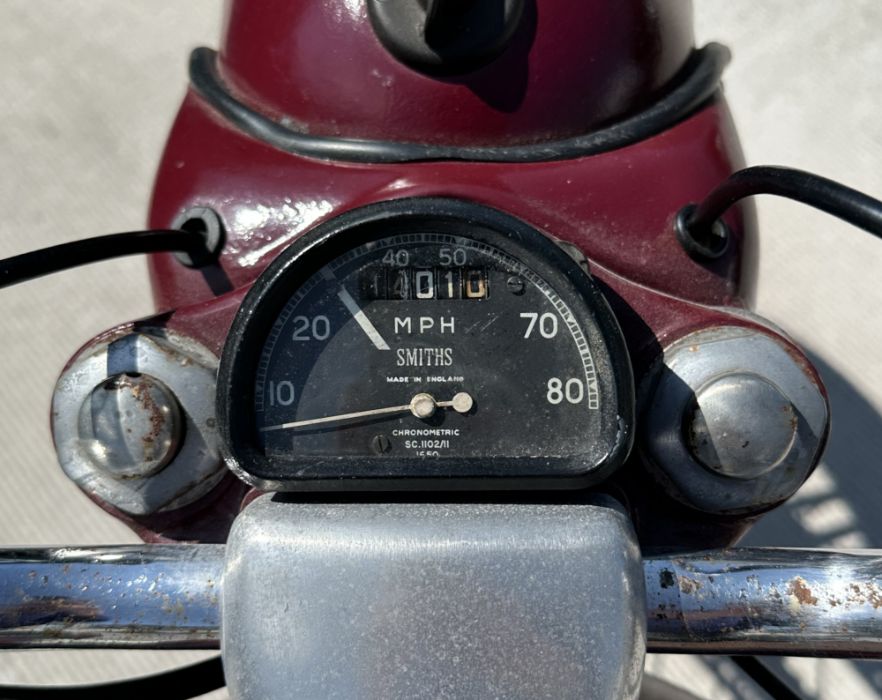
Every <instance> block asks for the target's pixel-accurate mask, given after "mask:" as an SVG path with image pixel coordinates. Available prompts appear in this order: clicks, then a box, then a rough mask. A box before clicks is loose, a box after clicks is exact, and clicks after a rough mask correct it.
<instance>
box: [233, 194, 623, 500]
mask: <svg viewBox="0 0 882 700" xmlns="http://www.w3.org/2000/svg"><path fill="white" fill-rule="evenodd" d="M633 401H634V399H633V387H632V380H631V373H630V363H629V361H628V357H627V352H626V349H625V345H624V341H623V340H622V336H621V332H620V330H619V328H618V326H617V324H616V322H615V319H614V318H613V315H612V313H611V312H610V310H609V307H608V306H607V304H606V301H605V299H604V298H603V296H602V294H601V293H600V292H599V290H598V289H597V287H596V285H595V283H594V281H593V280H592V279H591V277H590V276H589V274H588V273H587V271H586V270H585V269H583V267H582V265H580V264H579V262H577V261H576V260H575V259H574V258H573V257H571V255H569V254H568V253H567V252H566V251H565V250H564V249H562V247H561V246H559V245H558V244H557V243H556V242H555V241H554V240H553V239H551V238H550V237H549V236H546V235H545V234H543V233H540V232H539V231H537V230H535V229H534V228H532V227H530V226H528V225H527V224H525V223H524V222H522V221H520V220H518V219H515V218H513V217H510V216H507V215H504V214H502V213H500V212H497V211H495V210H491V209H488V208H485V207H480V206H478V205H475V204H470V203H465V202H459V201H454V200H439V199H414V200H401V201H397V202H387V203H382V204H378V205H373V206H371V207H367V208H364V209H360V210H356V211H354V212H350V213H347V214H344V215H342V216H340V217H337V218H336V219H333V220H331V221H329V222H326V223H325V224H322V225H320V226H318V227H317V228H316V229H314V230H313V231H311V232H309V233H307V234H305V235H304V236H302V237H301V238H300V239H298V240H297V241H296V242H295V243H294V244H293V245H292V246H291V247H290V248H289V249H288V250H286V251H285V252H284V253H283V254H282V255H281V256H280V257H279V258H278V259H277V260H276V261H275V262H274V263H273V264H272V265H271V266H270V267H269V268H268V269H267V270H266V272H265V273H264V274H263V275H262V276H261V277H260V278H259V279H258V280H257V282H256V283H255V285H254V287H253V288H252V290H251V291H250V292H249V294H248V295H247V297H246V299H245V301H244V302H243V304H242V307H241V309H240V311H239V314H238V315H237V317H236V320H235V322H234V324H233V328H232V331H231V333H230V337H229V340H228V342H227V346H226V348H225V350H224V355H223V359H222V363H221V372H220V378H219V394H218V415H219V418H220V420H221V431H222V434H223V435H224V438H225V443H226V451H227V459H228V462H229V463H230V465H231V467H232V468H233V469H234V470H235V471H236V472H237V473H238V474H239V475H240V476H241V477H242V478H244V479H245V480H246V481H248V482H249V483H252V484H254V485H256V486H259V487H261V488H265V489H275V490H314V489H341V488H342V489H400V488H415V489H420V488H423V489H426V488H435V489H439V488H440V489H444V488H451V489H453V488H457V489H458V488H469V487H483V488H548V487H577V486H582V485H588V484H590V483H594V482H596V481H598V480H599V479H601V478H603V477H604V476H605V475H607V474H608V473H609V472H610V471H611V470H612V469H614V468H615V467H616V466H617V465H618V464H619V463H621V461H622V460H623V459H624V458H625V456H626V455H627V451H628V449H629V447H630V439H631V424H632V421H633V410H634V407H633Z"/></svg>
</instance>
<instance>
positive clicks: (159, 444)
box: [52, 327, 226, 515]
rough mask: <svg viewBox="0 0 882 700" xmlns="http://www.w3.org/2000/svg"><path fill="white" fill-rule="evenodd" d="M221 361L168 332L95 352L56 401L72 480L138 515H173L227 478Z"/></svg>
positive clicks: (140, 335)
mask: <svg viewBox="0 0 882 700" xmlns="http://www.w3.org/2000/svg"><path fill="white" fill-rule="evenodd" d="M216 371H217V358H216V357H215V356H214V355H213V354H212V353H211V352H209V351H208V350H207V349H205V348H204V347H202V346H201V345H199V344H197V343H195V342H194V341H192V340H190V339H188V338H184V337H182V336H180V335H178V334H175V333H173V332H171V331H167V330H165V329H144V328H139V329H138V331H137V332H133V331H132V330H131V328H129V327H125V328H122V329H119V330H118V331H116V332H114V333H111V334H110V335H106V336H102V337H101V338H100V339H99V340H97V341H95V342H93V343H91V344H89V345H87V346H86V347H85V348H84V349H83V350H82V351H81V352H80V353H79V355H78V356H77V357H76V358H75V359H74V360H73V361H72V362H71V363H70V365H69V366H68V367H67V368H66V369H65V370H64V372H63V373H62V375H61V377H60V378H59V380H58V383H57V384H56V387H55V393H54V395H53V400H52V433H53V439H54V441H55V449H56V451H57V453H58V459H59V462H60V463H61V467H62V469H63V470H64V472H65V473H66V474H67V476H68V477H70V478H71V479H72V480H73V481H74V482H76V484H77V485H78V486H79V487H80V488H81V489H83V491H85V492H86V493H87V494H89V495H90V496H93V497H95V498H98V499H100V500H102V501H104V502H106V503H108V504H109V505H111V506H113V507H114V508H117V509H119V510H121V511H123V512H125V513H128V514H130V515H149V514H150V513H156V512H159V511H166V510H172V509H174V508H179V507H181V506H184V505H187V504H188V503H192V502H193V501H195V500H197V499H198V498H200V497H201V496H203V495H205V494H206V493H207V492H208V491H210V490H211V489H212V488H213V487H214V486H215V485H217V484H218V483H219V481H220V480H221V479H222V478H223V476H224V474H225V473H226V470H225V468H224V464H223V461H222V459H221V457H220V452H219V446H218V435H217V428H216V424H215V419H214V393H215V376H216Z"/></svg>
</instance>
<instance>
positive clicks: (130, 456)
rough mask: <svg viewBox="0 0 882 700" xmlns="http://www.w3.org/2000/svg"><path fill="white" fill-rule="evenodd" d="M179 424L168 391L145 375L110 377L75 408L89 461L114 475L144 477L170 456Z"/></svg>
mask: <svg viewBox="0 0 882 700" xmlns="http://www.w3.org/2000/svg"><path fill="white" fill-rule="evenodd" d="M182 425H183V421H182V416H181V409H180V406H179V405H178V401H177V399H176V398H175V396H174V394H173V393H172V392H171V390H170V389H169V388H168V387H167V386H165V384H163V383H162V382H161V381H159V380H158V379H156V378H155V377H151V376H150V375H148V374H138V373H124V374H117V375H114V376H112V377H109V378H108V379H107V380H105V381H103V382H102V383H101V384H99V385H98V386H97V387H95V388H94V389H93V390H92V392H91V393H90V394H89V395H88V397H87V398H86V400H85V401H84V402H83V404H82V406H81V407H80V413H79V439H80V441H81V444H82V446H83V448H84V452H85V453H86V454H87V455H88V457H89V459H90V460H91V462H92V463H93V464H94V465H95V467H97V468H98V469H101V470H102V471H103V472H105V473H106V474H108V475H110V476H112V477H113V478H115V479H132V478H143V477H146V476H150V475H152V474H156V473H157V472H159V471H161V470H162V469H163V468H164V467H165V466H166V465H167V464H168V463H169V462H170V461H171V460H172V458H173V457H174V456H175V454H176V453H177V451H178V447H179V445H180V440H181V427H182Z"/></svg>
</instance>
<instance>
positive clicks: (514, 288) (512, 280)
mask: <svg viewBox="0 0 882 700" xmlns="http://www.w3.org/2000/svg"><path fill="white" fill-rule="evenodd" d="M505 286H506V287H508V291H510V292H511V293H512V294H517V295H521V294H523V293H524V280H522V279H521V278H520V277H516V276H515V275H512V276H511V277H509V278H508V279H507V280H506V281H505Z"/></svg>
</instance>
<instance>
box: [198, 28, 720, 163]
mask: <svg viewBox="0 0 882 700" xmlns="http://www.w3.org/2000/svg"><path fill="white" fill-rule="evenodd" d="M728 62H729V50H728V49H727V48H726V47H725V46H722V45H721V44H713V43H712V44H708V45H707V46H705V47H704V48H702V49H699V50H697V51H695V52H694V53H693V55H692V57H691V58H690V59H689V61H688V62H687V65H686V67H685V68H684V69H683V70H682V71H681V76H680V78H679V81H678V82H677V84H676V86H675V87H673V88H672V89H671V90H670V91H669V92H668V93H667V94H665V95H664V96H663V97H662V98H661V99H659V100H658V101H656V102H655V103H653V104H652V106H650V107H648V108H647V109H645V110H644V111H642V112H640V113H638V114H635V115H633V116H630V117H627V118H625V119H623V120H621V121H619V122H616V123H615V124H612V125H611V126H608V127H605V128H603V129H600V130H598V131H593V132H590V133H588V134H583V135H580V136H573V137H571V138H566V139H561V140H558V141H546V142H542V143H536V144H525V145H519V146H444V145H433V144H421V143H410V142H394V141H372V140H365V139H347V138H338V137H332V136H315V135H312V134H306V133H303V132H300V131H297V130H295V129H292V128H289V127H287V126H284V125H283V124H280V123H278V122H276V121H273V120H272V119H270V118H269V117H267V116H264V115H263V114H260V113H259V112H256V111H255V110H253V109H251V108H250V107H248V106H247V105H245V104H243V103H242V102H240V101H239V100H237V99H236V98H235V97H233V96H232V95H231V94H230V92H229V90H228V89H227V87H226V86H225V85H224V83H223V81H222V79H221V77H220V75H219V74H218V71H217V52H216V51H213V50H212V49H208V48H204V47H203V48H197V49H195V50H194V51H193V53H192V54H191V55H190V81H191V84H192V86H193V88H194V89H195V90H196V91H197V92H198V93H199V94H200V95H201V96H202V97H203V98H204V99H205V100H206V101H207V102H208V103H209V104H210V105H211V106H212V107H213V108H214V109H215V110H217V111H218V112H219V113H220V114H222V115H223V116H224V117H226V119H228V120H229V121H230V122H232V123H233V124H234V125H235V126H236V127H238V128H239V129H240V130H242V131H244V132H245V133H246V134H248V135H250V136H252V137H254V138H256V139H258V140H260V141H263V142H264V143H267V144H269V145H271V146H274V147H275V148H278V149H280V150H283V151H287V152H289V153H295V154H297V155H301V156H305V157H307V158H317V159H320V160H338V161H347V162H355V163H406V162H414V161H427V160H468V161H485V162H503V163H530V162H538V161H549V160H563V159H567V158H580V157H583V156H590V155H595V154H598V153H603V152H605V151H611V150H614V149H617V148H622V147H623V146H627V145H629V144H632V143H636V142H637V141H642V140H643V139H646V138H649V137H650V136H653V135H655V134H657V133H659V132H661V131H664V130H665V129H667V128H670V127H671V126H673V125H674V124H676V123H677V122H679V121H681V120H682V119H684V118H685V117H687V116H688V115H689V114H691V113H692V112H693V111H694V110H695V109H696V108H697V107H699V106H701V105H702V104H704V103H705V102H707V101H708V100H709V99H711V98H712V97H713V96H714V95H715V94H716V92H717V89H718V86H719V83H720V76H721V75H722V73H723V68H725V66H726V64H727V63H728Z"/></svg>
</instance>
